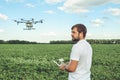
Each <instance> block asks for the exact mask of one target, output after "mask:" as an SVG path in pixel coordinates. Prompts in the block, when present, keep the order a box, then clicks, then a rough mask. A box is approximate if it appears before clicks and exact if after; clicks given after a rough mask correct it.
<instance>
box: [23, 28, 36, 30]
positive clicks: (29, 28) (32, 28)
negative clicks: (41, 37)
mask: <svg viewBox="0 0 120 80" xmlns="http://www.w3.org/2000/svg"><path fill="white" fill-rule="evenodd" d="M23 30H35V28H24V29H23Z"/></svg>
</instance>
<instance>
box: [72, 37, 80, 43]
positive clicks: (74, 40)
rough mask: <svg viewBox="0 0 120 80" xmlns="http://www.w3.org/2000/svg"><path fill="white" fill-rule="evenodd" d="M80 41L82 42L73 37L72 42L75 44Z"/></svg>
mask: <svg viewBox="0 0 120 80" xmlns="http://www.w3.org/2000/svg"><path fill="white" fill-rule="evenodd" d="M79 40H80V39H79V38H74V37H73V36H72V41H73V43H77V42H78V41H79Z"/></svg>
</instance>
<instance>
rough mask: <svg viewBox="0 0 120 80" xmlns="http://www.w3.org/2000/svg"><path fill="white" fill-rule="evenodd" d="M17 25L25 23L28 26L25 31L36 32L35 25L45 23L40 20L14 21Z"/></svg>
mask: <svg viewBox="0 0 120 80" xmlns="http://www.w3.org/2000/svg"><path fill="white" fill-rule="evenodd" d="M14 21H15V22H16V23H17V25H18V24H19V23H25V24H26V28H25V29H24V30H35V28H33V24H37V23H43V20H39V21H34V19H33V18H32V19H30V20H25V19H21V20H20V21H17V20H14Z"/></svg>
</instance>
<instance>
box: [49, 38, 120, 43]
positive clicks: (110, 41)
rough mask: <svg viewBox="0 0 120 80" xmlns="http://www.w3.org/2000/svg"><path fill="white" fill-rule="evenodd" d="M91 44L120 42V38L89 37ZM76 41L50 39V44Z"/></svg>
mask: <svg viewBox="0 0 120 80" xmlns="http://www.w3.org/2000/svg"><path fill="white" fill-rule="evenodd" d="M87 41H88V42H89V43H90V44H120V39H110V40H109V39H108V40H104V39H103V40H102V39H87ZM74 43H76V42H74V41H71V40H68V41H64V40H62V41H50V44H74Z"/></svg>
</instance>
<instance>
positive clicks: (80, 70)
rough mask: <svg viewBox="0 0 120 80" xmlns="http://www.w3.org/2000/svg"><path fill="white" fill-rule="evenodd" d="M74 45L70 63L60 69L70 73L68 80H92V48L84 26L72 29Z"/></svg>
mask: <svg viewBox="0 0 120 80" xmlns="http://www.w3.org/2000/svg"><path fill="white" fill-rule="evenodd" d="M71 30H72V32H71V36H72V40H73V41H77V43H76V44H74V45H73V47H72V50H71V54H70V62H69V63H68V64H61V66H60V69H61V70H66V71H68V72H69V77H68V80H90V74H91V71H90V68H91V64H92V48H91V46H90V44H89V43H88V42H87V41H86V40H85V37H86V33H87V29H86V27H85V26H84V25H83V24H76V25H74V26H73V27H72V28H71Z"/></svg>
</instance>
